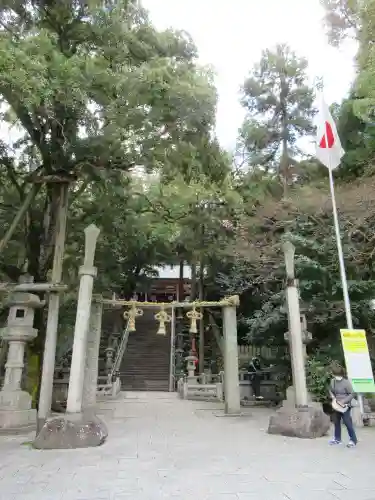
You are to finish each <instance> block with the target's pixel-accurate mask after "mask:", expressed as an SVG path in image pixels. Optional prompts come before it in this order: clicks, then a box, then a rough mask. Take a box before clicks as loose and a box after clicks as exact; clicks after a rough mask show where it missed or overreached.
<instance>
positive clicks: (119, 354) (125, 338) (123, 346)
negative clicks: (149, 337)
mask: <svg viewBox="0 0 375 500" xmlns="http://www.w3.org/2000/svg"><path fill="white" fill-rule="evenodd" d="M129 321H130V320H129V319H128V321H127V323H126V326H125V328H124V331H123V333H122V337H121V341H120V345H119V347H118V350H117V353H116V357H115V361H114V363H113V365H112V368H111V371H110V372H109V373H108V383H111V382H112V380H113V377H114V376H115V374H116V373H117V372H118V371H119V369H120V365H121V361H122V358H123V357H124V354H125V350H126V346H127V345H128V340H129V334H130V332H129Z"/></svg>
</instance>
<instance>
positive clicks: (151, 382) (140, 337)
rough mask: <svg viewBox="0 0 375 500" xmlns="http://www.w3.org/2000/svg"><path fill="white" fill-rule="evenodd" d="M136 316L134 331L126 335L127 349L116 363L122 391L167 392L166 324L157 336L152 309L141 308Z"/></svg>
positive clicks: (168, 334)
mask: <svg viewBox="0 0 375 500" xmlns="http://www.w3.org/2000/svg"><path fill="white" fill-rule="evenodd" d="M143 311H144V312H143V316H141V317H139V318H137V319H136V325H135V326H136V329H137V330H136V331H135V332H131V333H130V335H129V340H128V345H127V349H126V351H125V354H124V357H123V360H122V363H121V365H120V370H119V371H120V379H121V388H122V390H127V391H168V389H169V365H170V324H166V329H167V335H165V336H164V335H157V333H156V332H157V330H158V328H159V323H158V322H157V321H156V320H155V318H154V314H155V312H156V311H154V310H150V309H144V310H143Z"/></svg>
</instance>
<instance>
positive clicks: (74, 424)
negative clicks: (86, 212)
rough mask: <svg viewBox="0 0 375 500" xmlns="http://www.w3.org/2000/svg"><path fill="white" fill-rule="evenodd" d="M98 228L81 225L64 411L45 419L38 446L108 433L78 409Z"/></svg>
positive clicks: (95, 441) (75, 444)
mask: <svg viewBox="0 0 375 500" xmlns="http://www.w3.org/2000/svg"><path fill="white" fill-rule="evenodd" d="M99 232H100V231H99V229H98V228H97V227H96V226H95V225H94V224H91V225H90V226H89V227H87V228H86V229H85V259H84V262H83V266H81V268H80V270H79V274H80V277H81V279H80V285H79V294H78V303H77V316H76V324H75V328H74V341H73V356H72V364H71V368H70V378H69V391H68V402H67V413H66V415H65V416H59V417H54V418H51V419H48V420H47V421H46V423H45V424H44V425H43V427H42V429H41V431H40V432H39V434H38V435H37V436H36V438H35V440H34V447H35V448H38V449H70V448H88V447H92V446H100V445H101V444H103V443H104V441H105V440H106V438H107V436H108V431H107V428H106V426H105V424H104V423H103V422H102V421H101V420H100V419H99V418H98V417H96V416H95V415H94V414H93V412H91V411H90V412H84V413H82V407H83V385H84V377H85V366H86V351H87V332H88V328H89V319H90V310H91V299H92V288H93V282H94V277H95V276H96V268H95V267H94V254H95V248H96V241H97V239H98V236H99Z"/></svg>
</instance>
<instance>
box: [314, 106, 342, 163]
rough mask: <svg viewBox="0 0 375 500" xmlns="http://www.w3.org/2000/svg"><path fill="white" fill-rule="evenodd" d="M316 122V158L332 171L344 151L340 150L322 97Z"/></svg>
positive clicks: (330, 117)
mask: <svg viewBox="0 0 375 500" xmlns="http://www.w3.org/2000/svg"><path fill="white" fill-rule="evenodd" d="M316 120H317V130H316V157H317V158H318V160H319V161H320V162H321V163H323V165H325V166H326V167H327V168H330V169H331V170H334V169H335V168H337V167H338V166H339V165H340V161H341V158H342V157H343V156H344V154H345V151H344V150H343V149H342V146H341V142H340V137H339V135H338V133H337V129H336V125H335V122H334V121H333V118H332V115H331V113H330V111H329V108H328V106H327V104H326V103H325V101H324V99H323V97H322V99H321V104H320V109H319V113H318V115H317V118H316Z"/></svg>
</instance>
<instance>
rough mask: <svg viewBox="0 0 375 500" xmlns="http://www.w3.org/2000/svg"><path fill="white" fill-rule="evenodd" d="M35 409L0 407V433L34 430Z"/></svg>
mask: <svg viewBox="0 0 375 500" xmlns="http://www.w3.org/2000/svg"><path fill="white" fill-rule="evenodd" d="M35 428H36V410H3V409H1V408H0V434H24V433H28V432H31V431H33V430H35Z"/></svg>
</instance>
